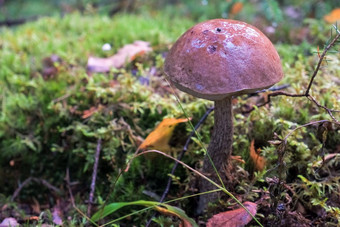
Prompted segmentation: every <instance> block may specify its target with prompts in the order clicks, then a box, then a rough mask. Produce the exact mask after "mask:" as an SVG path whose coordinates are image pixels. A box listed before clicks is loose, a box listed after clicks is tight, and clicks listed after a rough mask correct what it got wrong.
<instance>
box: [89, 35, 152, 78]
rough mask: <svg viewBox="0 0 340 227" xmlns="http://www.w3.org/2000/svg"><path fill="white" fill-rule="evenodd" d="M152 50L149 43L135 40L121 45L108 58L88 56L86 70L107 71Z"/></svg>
mask: <svg viewBox="0 0 340 227" xmlns="http://www.w3.org/2000/svg"><path fill="white" fill-rule="evenodd" d="M150 51H152V49H151V47H150V43H148V42H145V41H140V40H137V41H135V42H134V43H132V44H127V45H125V46H123V47H122V48H121V49H119V50H118V52H117V53H116V54H115V55H113V56H111V57H108V58H96V57H89V59H88V61H87V70H88V71H89V72H109V71H110V70H111V69H112V68H116V69H118V68H121V67H123V66H124V65H125V64H126V63H128V62H131V61H133V60H134V59H135V58H136V57H137V56H140V55H143V54H145V53H147V52H150Z"/></svg>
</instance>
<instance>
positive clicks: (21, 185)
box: [11, 177, 61, 201]
mask: <svg viewBox="0 0 340 227" xmlns="http://www.w3.org/2000/svg"><path fill="white" fill-rule="evenodd" d="M31 181H35V182H37V183H40V184H43V185H45V186H46V187H47V188H48V189H50V190H52V191H54V192H56V193H58V194H61V191H60V190H59V189H58V188H57V187H55V186H53V185H52V184H50V183H49V182H48V181H46V180H44V179H39V178H35V177H29V178H27V179H26V180H24V182H22V184H20V185H19V187H18V188H17V189H16V190H15V192H14V193H13V195H12V198H11V201H14V199H15V198H16V197H17V196H18V195H19V193H20V191H21V190H22V189H23V188H24V187H25V186H26V185H27V184H29V183H30V182H31Z"/></svg>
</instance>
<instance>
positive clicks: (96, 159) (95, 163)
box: [87, 138, 102, 216]
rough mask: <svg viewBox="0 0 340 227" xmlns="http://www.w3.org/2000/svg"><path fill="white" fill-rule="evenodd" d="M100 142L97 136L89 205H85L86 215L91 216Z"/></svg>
mask: <svg viewBox="0 0 340 227" xmlns="http://www.w3.org/2000/svg"><path fill="white" fill-rule="evenodd" d="M101 143H102V140H101V139H100V138H99V139H98V142H97V149H96V154H95V157H94V165H93V172H92V181H91V190H90V196H89V205H88V207H87V215H88V216H91V209H92V203H93V197H94V191H95V189H96V178H97V170H98V162H99V156H100V149H101Z"/></svg>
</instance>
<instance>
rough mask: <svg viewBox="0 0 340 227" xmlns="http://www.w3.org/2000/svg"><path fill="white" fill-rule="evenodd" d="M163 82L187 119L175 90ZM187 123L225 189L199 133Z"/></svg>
mask: <svg viewBox="0 0 340 227" xmlns="http://www.w3.org/2000/svg"><path fill="white" fill-rule="evenodd" d="M165 81H166V82H167V83H168V84H169V86H170V88H171V91H172V94H173V95H174V96H175V98H176V101H177V102H178V105H179V107H180V108H181V110H182V112H183V113H184V115H185V117H186V118H188V119H189V116H188V114H187V112H186V111H185V110H184V108H183V106H182V104H181V101H180V100H179V98H178V96H177V94H176V92H175V90H174V89H173V87H172V86H171V84H170V83H169V81H168V80H167V79H165ZM188 123H189V125H190V128H191V130H193V131H194V132H195V135H196V137H197V140H198V141H199V145H200V146H201V147H202V148H203V150H204V152H205V154H206V155H207V157H208V159H209V162H210V164H211V165H212V167H213V169H214V171H215V173H216V174H217V177H218V179H219V181H220V182H221V185H222V187H223V188H224V189H226V187H225V185H224V183H223V180H222V178H221V176H220V174H219V173H218V171H217V169H216V166H215V164H214V162H213V161H212V159H211V157H210V155H209V153H208V151H207V148H206V147H205V146H204V145H203V142H202V140H201V136H200V135H199V133H198V132H197V131H196V130H195V127H194V126H193V125H192V123H191V121H189V120H188Z"/></svg>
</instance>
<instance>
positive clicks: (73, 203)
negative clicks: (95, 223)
mask: <svg viewBox="0 0 340 227" xmlns="http://www.w3.org/2000/svg"><path fill="white" fill-rule="evenodd" d="M65 181H66V184H67V189H68V193H69V194H70V199H71V204H72V206H73V207H76V204H75V202H74V197H73V193H72V190H71V181H70V170H69V168H67V169H66V177H65Z"/></svg>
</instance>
